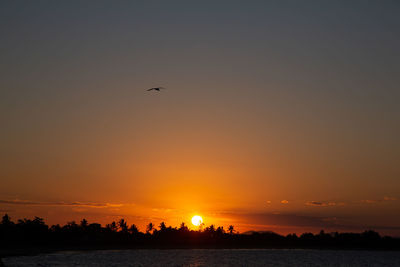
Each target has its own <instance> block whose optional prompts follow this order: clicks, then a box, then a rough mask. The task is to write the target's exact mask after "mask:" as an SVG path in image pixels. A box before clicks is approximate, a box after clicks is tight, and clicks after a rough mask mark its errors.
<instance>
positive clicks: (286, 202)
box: [281, 199, 289, 204]
mask: <svg viewBox="0 0 400 267" xmlns="http://www.w3.org/2000/svg"><path fill="white" fill-rule="evenodd" d="M281 204H289V201H287V200H286V199H284V200H282V201H281Z"/></svg>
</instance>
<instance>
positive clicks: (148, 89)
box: [146, 88, 154, 91]
mask: <svg viewBox="0 0 400 267" xmlns="http://www.w3.org/2000/svg"><path fill="white" fill-rule="evenodd" d="M151 90H154V88H150V89H147V90H146V91H151Z"/></svg>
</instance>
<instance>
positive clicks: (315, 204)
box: [305, 201, 346, 207]
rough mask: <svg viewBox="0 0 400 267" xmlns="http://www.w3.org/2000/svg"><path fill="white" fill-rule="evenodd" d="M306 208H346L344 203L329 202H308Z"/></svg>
mask: <svg viewBox="0 0 400 267" xmlns="http://www.w3.org/2000/svg"><path fill="white" fill-rule="evenodd" d="M305 204H306V206H315V207H329V206H345V205H346V203H344V202H327V201H307V202H306V203H305Z"/></svg>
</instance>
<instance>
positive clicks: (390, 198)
mask: <svg viewBox="0 0 400 267" xmlns="http://www.w3.org/2000/svg"><path fill="white" fill-rule="evenodd" d="M395 200H397V198H395V197H383V201H395Z"/></svg>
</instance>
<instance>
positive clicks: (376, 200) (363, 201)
mask: <svg viewBox="0 0 400 267" xmlns="http://www.w3.org/2000/svg"><path fill="white" fill-rule="evenodd" d="M396 200H397V198H395V197H389V196H385V197H383V198H382V199H363V200H361V202H362V203H366V204H374V203H380V202H387V201H396Z"/></svg>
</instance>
